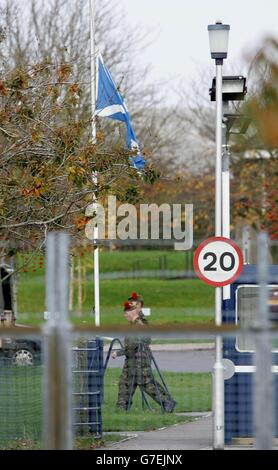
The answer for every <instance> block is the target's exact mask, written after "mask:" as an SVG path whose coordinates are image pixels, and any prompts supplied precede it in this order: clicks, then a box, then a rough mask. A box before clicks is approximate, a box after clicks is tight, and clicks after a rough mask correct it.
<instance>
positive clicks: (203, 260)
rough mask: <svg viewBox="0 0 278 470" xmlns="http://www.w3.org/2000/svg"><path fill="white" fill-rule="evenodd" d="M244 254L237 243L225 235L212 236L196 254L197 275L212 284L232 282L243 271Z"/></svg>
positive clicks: (201, 245)
mask: <svg viewBox="0 0 278 470" xmlns="http://www.w3.org/2000/svg"><path fill="white" fill-rule="evenodd" d="M242 268H243V256H242V253H241V250H240V248H239V247H238V246H237V244H236V243H235V242H234V241H233V240H230V239H229V238H225V237H211V238H208V239H207V240H205V241H204V242H203V243H201V244H200V245H199V246H198V248H197V250H196V251H195V254H194V269H195V272H196V274H197V276H198V277H199V278H200V279H202V280H203V281H204V282H206V283H207V284H209V285H210V286H215V287H221V286H226V285H228V284H231V283H232V282H233V281H234V280H235V279H236V278H237V277H238V276H239V275H240V273H241V271H242Z"/></svg>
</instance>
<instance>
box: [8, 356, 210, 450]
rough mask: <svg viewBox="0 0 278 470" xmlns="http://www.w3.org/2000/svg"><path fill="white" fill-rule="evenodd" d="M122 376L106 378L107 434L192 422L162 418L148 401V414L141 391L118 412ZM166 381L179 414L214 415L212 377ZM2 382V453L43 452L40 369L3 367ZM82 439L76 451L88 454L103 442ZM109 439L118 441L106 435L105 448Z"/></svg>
mask: <svg viewBox="0 0 278 470" xmlns="http://www.w3.org/2000/svg"><path fill="white" fill-rule="evenodd" d="M120 373H121V370H120V369H108V370H107V372H106V375H105V389H104V404H103V431H104V433H105V432H108V431H112V432H126V431H148V430H153V429H158V428H160V427H163V426H169V425H172V424H175V423H181V422H185V421H188V419H190V418H187V417H184V416H180V415H176V414H175V413H171V414H170V413H162V412H161V410H160V408H159V407H158V406H157V405H156V404H155V403H154V402H153V401H152V400H151V399H150V400H149V401H150V404H151V406H152V411H149V410H146V409H145V410H143V409H142V406H141V396H140V393H139V391H136V394H135V397H134V403H133V405H132V408H131V410H130V411H128V412H119V411H117V410H116V401H117V395H118V380H119V376H120ZM163 376H164V380H165V381H166V384H167V386H168V388H169V390H170V392H171V394H172V396H173V398H174V399H175V400H176V401H177V406H176V408H175V412H177V413H180V412H191V411H207V410H210V409H211V375H210V374H208V373H194V374H193V373H171V372H165V373H163ZM1 377H2V380H1V387H0V416H1V419H0V448H2V449H3V448H5V449H8V448H9V449H12V448H15V449H19V448H25V449H28V448H29V449H30V448H34V449H36V448H37V449H38V448H40V446H41V444H40V442H41V432H42V385H41V382H42V381H41V378H42V369H41V366H27V367H14V366H8V365H7V364H6V365H3V364H2V365H1ZM117 438H118V437H117ZM78 439H79V438H78ZM80 439H81V438H80ZM82 439H83V440H82ZM82 439H81V440H77V441H76V443H75V445H76V448H79V449H80V448H84V447H80V446H82V445H84V446H87V447H85V448H92V449H93V448H96V447H97V446H98V445H99V441H98V442H96V441H95V440H94V439H93V437H90V438H89V437H88V435H87V436H86V430H85V436H84V437H83V438H82ZM107 439H110V440H111V439H112V440H115V439H116V437H114V438H113V436H111V435H109V436H106V435H105V434H104V436H103V441H104V443H105V441H106V440H107ZM82 442H83V443H82ZM101 445H103V442H102V444H101Z"/></svg>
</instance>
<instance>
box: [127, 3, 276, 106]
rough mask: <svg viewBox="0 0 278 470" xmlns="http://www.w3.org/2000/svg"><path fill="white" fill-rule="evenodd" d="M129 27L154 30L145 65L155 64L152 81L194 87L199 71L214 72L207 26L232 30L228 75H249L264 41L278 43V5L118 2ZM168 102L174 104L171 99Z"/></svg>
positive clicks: (142, 57)
mask: <svg viewBox="0 0 278 470" xmlns="http://www.w3.org/2000/svg"><path fill="white" fill-rule="evenodd" d="M119 4H120V5H121V6H122V7H123V8H124V9H125V12H126V16H127V20H128V23H129V25H130V26H133V25H134V26H135V25H144V26H147V27H148V28H150V29H151V30H153V31H154V32H153V36H154V41H153V42H152V44H150V46H149V47H148V48H147V50H145V51H143V52H142V55H141V57H140V61H141V62H143V63H145V62H146V63H151V64H152V71H151V78H152V79H153V80H155V81H162V82H165V81H166V82H167V81H168V80H169V83H171V84H173V85H175V84H176V83H178V80H179V79H182V80H183V82H185V83H187V84H188V86H190V83H191V80H194V78H196V79H197V75H198V74H200V69H201V70H203V69H204V68H207V67H211V64H212V60H211V58H210V52H209V42H208V32H207V25H208V24H213V23H215V22H216V21H217V20H222V22H223V23H227V24H230V26H231V30H230V37H229V51H228V59H227V60H226V61H225V64H224V70H223V72H224V74H226V75H229V74H235V75H236V74H239V75H240V74H244V73H246V72H247V69H248V67H247V64H248V57H251V56H252V53H253V51H254V50H255V49H256V48H258V47H259V46H260V44H262V41H263V38H264V37H266V36H269V35H275V36H276V37H277V38H278V21H277V20H278V0H264V1H261V0H232V1H229V0H119ZM169 99H171V98H170V97H169Z"/></svg>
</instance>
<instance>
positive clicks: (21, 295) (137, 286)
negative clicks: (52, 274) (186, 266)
mask: <svg viewBox="0 0 278 470" xmlns="http://www.w3.org/2000/svg"><path fill="white" fill-rule="evenodd" d="M76 291H77V290H75V302H74V312H75V313H72V314H71V317H72V320H73V322H74V323H76V324H82V323H83V322H87V323H94V319H93V317H92V314H91V311H92V300H93V285H92V283H89V282H87V283H86V285H84V290H83V306H82V309H83V313H82V315H77V313H76V309H77V302H76V297H77V292H76ZM132 291H137V292H140V293H142V294H143V296H144V299H145V305H146V307H151V316H150V322H151V324H153V325H156V324H161V323H168V322H188V323H192V322H209V321H212V320H213V318H214V288H212V287H210V286H208V285H206V284H204V283H203V282H202V281H200V280H199V279H184V280H164V279H163V280H161V279H138V280H132V279H126V280H125V279H120V280H103V281H101V284H100V304H101V324H102V325H113V324H114V325H116V324H117V325H118V324H125V323H126V320H125V319H124V317H123V315H122V305H123V302H124V300H126V299H127V298H128V297H129V296H130V294H131V292H132ZM44 310H45V286H44V277H42V276H36V277H35V276H33V275H29V273H24V275H21V277H20V282H19V284H18V312H19V314H18V322H19V323H20V322H22V323H23V322H24V323H26V324H39V323H41V322H42V321H43V311H44ZM21 312H22V314H21Z"/></svg>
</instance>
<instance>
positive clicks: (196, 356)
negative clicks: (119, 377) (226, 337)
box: [105, 350, 215, 372]
mask: <svg viewBox="0 0 278 470" xmlns="http://www.w3.org/2000/svg"><path fill="white" fill-rule="evenodd" d="M153 355H154V358H155V360H156V362H157V365H158V367H159V368H160V370H161V371H170V372H211V371H212V367H213V363H214V357H215V355H214V351H213V350H203V351H155V352H154V353H153ZM105 358H106V354H105ZM123 363H124V357H118V358H117V359H112V358H110V360H109V364H108V367H122V366H123Z"/></svg>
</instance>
